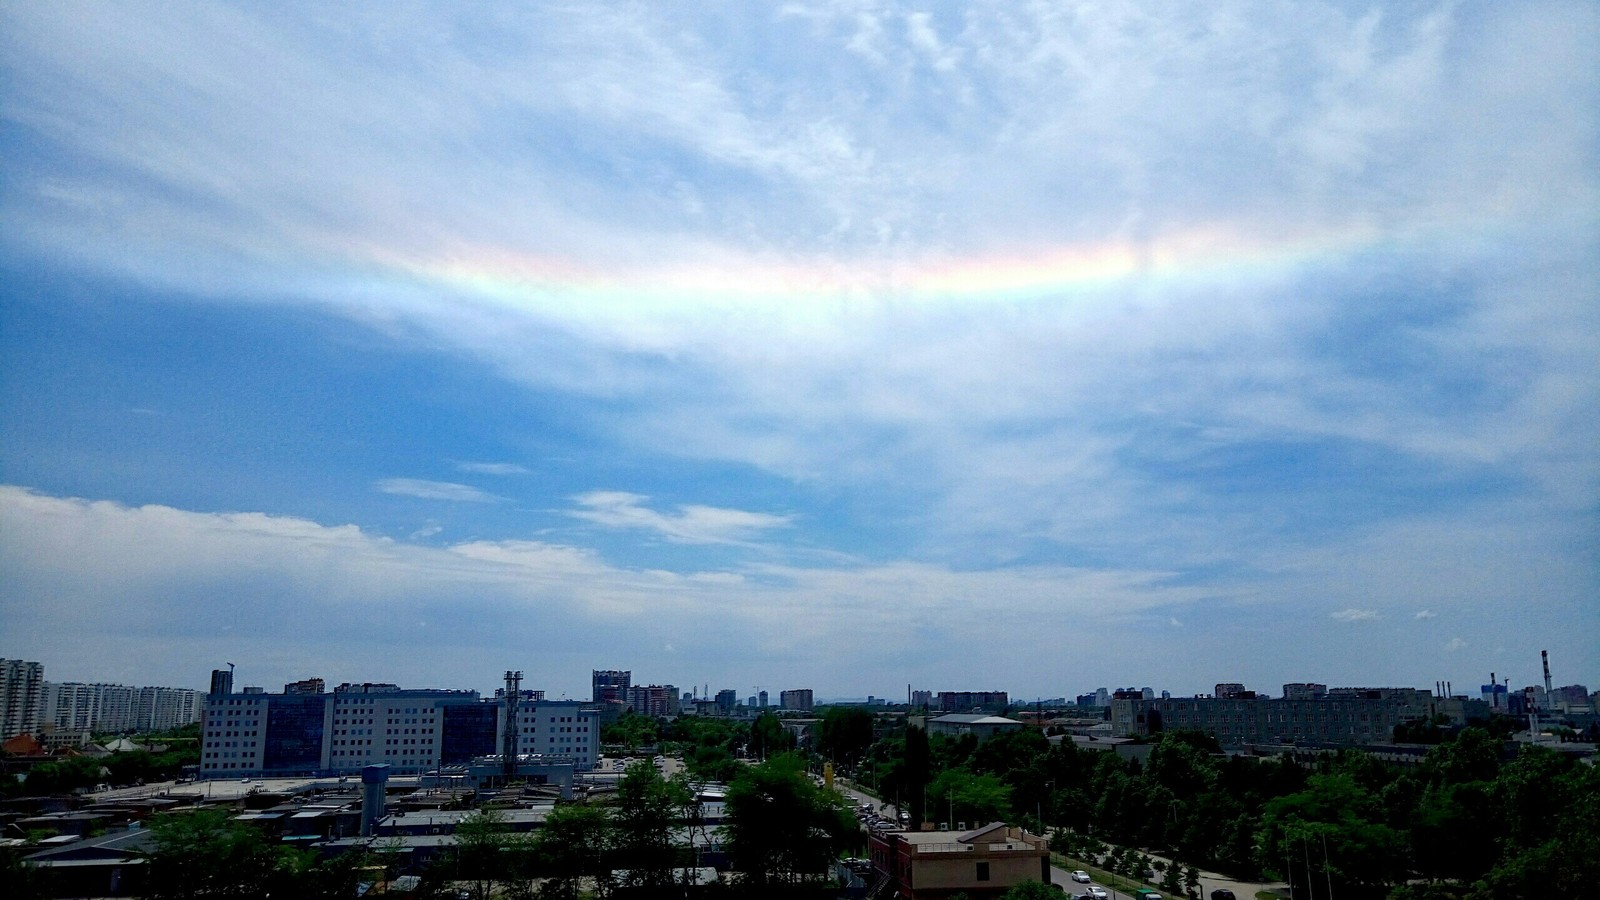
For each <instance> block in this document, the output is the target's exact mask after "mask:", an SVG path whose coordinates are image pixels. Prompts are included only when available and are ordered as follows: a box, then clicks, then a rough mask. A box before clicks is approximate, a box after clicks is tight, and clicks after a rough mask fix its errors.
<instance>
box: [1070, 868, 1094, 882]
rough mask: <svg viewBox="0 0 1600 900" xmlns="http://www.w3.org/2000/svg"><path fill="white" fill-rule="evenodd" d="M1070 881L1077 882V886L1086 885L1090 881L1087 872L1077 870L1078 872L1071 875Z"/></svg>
mask: <svg viewBox="0 0 1600 900" xmlns="http://www.w3.org/2000/svg"><path fill="white" fill-rule="evenodd" d="M1072 880H1073V881H1076V882H1078V883H1079V884H1088V883H1089V882H1090V881H1091V880H1092V879H1091V878H1090V877H1089V873H1088V872H1085V871H1084V870H1082V869H1079V870H1078V871H1076V872H1073V873H1072Z"/></svg>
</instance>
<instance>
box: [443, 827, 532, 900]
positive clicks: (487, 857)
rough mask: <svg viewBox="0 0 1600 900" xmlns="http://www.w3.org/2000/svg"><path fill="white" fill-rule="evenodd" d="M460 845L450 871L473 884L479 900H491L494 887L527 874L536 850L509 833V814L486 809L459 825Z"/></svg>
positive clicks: (458, 844) (454, 854)
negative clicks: (532, 855)
mask: <svg viewBox="0 0 1600 900" xmlns="http://www.w3.org/2000/svg"><path fill="white" fill-rule="evenodd" d="M455 838H456V843H455V847H454V849H453V850H452V852H451V857H450V862H449V867H450V870H451V872H452V873H453V874H454V875H455V876H456V877H457V878H458V879H460V880H463V881H468V882H471V884H472V888H471V890H472V894H473V897H474V898H475V900H488V898H489V897H490V896H491V895H492V894H493V893H494V886H495V885H496V884H497V883H500V882H507V881H511V880H513V879H514V878H516V877H517V876H518V875H521V874H523V871H522V870H523V869H524V868H525V866H524V864H525V862H526V857H528V856H529V855H531V853H530V851H531V850H532V846H531V844H530V842H529V841H528V840H527V839H526V838H524V837H523V836H522V835H518V834H512V833H511V832H509V831H507V830H506V817H505V814H504V813H502V812H500V811H499V810H497V809H482V810H479V811H478V812H476V813H474V814H472V815H470V816H467V817H465V818H463V819H462V820H461V821H460V822H459V823H458V824H457V825H456V833H455Z"/></svg>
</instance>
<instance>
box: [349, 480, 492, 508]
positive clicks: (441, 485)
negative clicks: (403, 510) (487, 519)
mask: <svg viewBox="0 0 1600 900" xmlns="http://www.w3.org/2000/svg"><path fill="white" fill-rule="evenodd" d="M375 487H377V489H378V490H380V491H382V492H383V493H385V494H399V495H400V496H403V497H419V498H421V499H423V500H449V501H452V502H456V503H496V502H498V501H499V500H500V498H499V497H496V496H495V495H493V494H490V493H486V492H484V491H480V490H478V489H477V488H475V487H472V486H471V485H465V484H455V483H453V482H449V481H424V480H422V479H420V478H385V479H383V480H382V481H379V482H378V483H377V484H376V485H375Z"/></svg>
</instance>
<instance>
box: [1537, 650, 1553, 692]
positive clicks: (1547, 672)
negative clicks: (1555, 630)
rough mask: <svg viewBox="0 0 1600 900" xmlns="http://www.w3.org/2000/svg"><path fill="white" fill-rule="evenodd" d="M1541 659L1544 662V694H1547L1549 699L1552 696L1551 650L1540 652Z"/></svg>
mask: <svg viewBox="0 0 1600 900" xmlns="http://www.w3.org/2000/svg"><path fill="white" fill-rule="evenodd" d="M1539 658H1540V659H1542V660H1544V693H1545V696H1547V697H1548V696H1549V695H1550V690H1551V688H1550V651H1549V650H1540V651H1539Z"/></svg>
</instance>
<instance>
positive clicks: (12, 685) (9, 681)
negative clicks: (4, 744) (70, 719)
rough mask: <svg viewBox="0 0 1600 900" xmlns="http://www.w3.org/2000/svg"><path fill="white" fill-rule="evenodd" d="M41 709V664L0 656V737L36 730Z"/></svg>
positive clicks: (42, 679) (3, 738)
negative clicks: (0, 657)
mask: <svg viewBox="0 0 1600 900" xmlns="http://www.w3.org/2000/svg"><path fill="white" fill-rule="evenodd" d="M43 711H44V664H43V663H37V662H28V661H27V660H21V659H0V741H4V740H10V739H11V738H14V737H16V736H17V735H19V734H36V733H37V732H38V731H39V716H40V713H42V712H43Z"/></svg>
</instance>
